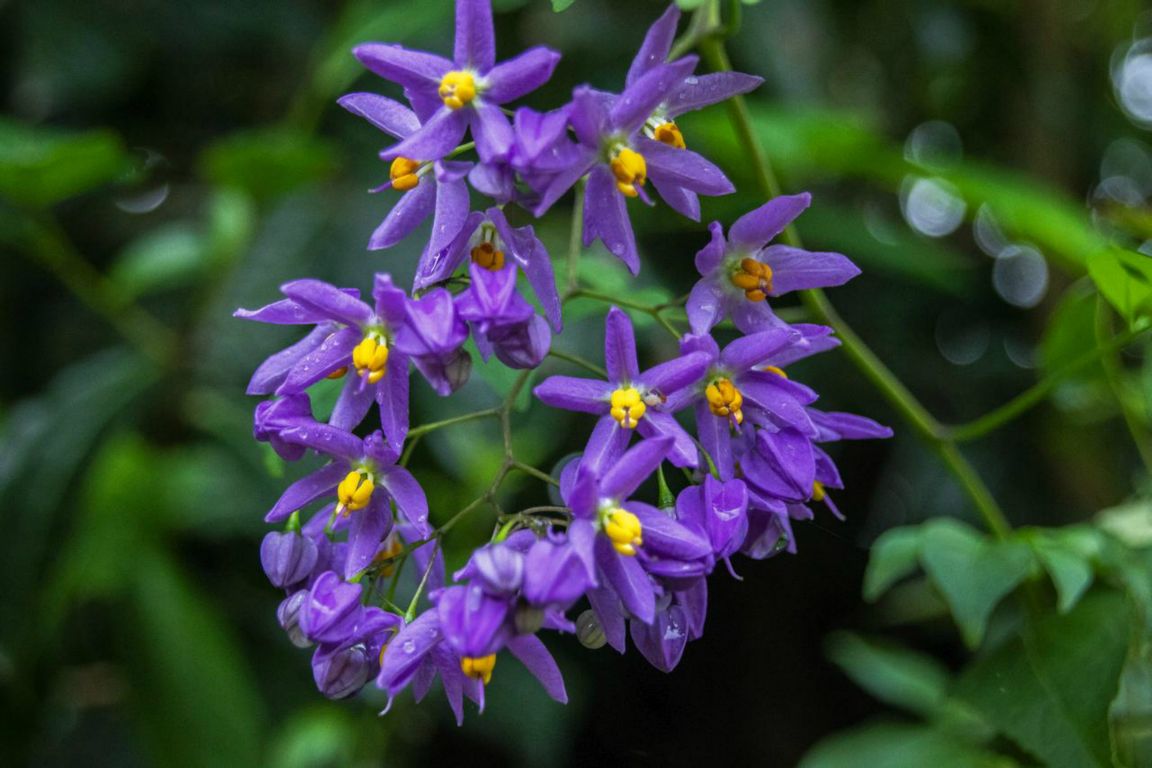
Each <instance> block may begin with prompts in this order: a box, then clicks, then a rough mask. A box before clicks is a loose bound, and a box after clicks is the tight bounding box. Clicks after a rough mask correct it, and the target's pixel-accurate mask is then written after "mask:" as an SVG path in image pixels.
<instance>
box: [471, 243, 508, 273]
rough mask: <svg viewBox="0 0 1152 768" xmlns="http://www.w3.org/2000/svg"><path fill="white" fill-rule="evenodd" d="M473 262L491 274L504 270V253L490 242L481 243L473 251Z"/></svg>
mask: <svg viewBox="0 0 1152 768" xmlns="http://www.w3.org/2000/svg"><path fill="white" fill-rule="evenodd" d="M472 261H474V262H476V263H477V264H479V265H480V266H482V267H484V269H487V270H488V271H490V272H499V271H500V270H502V269H504V251H501V250H499V249H498V248H497V247H496V246H495V245H493V244H492V243H489V242H483V243H480V245H478V246H476V247H475V248H473V249H472Z"/></svg>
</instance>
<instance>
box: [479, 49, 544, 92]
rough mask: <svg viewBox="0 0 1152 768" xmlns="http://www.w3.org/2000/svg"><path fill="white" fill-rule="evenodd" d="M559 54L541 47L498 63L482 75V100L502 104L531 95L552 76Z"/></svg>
mask: <svg viewBox="0 0 1152 768" xmlns="http://www.w3.org/2000/svg"><path fill="white" fill-rule="evenodd" d="M559 61H560V54H558V53H556V51H553V50H549V49H548V48H544V47H541V46H537V47H535V48H529V49H528V50H526V51H524V52H523V53H521V54H519V55H518V56H514V57H512V58H511V59H508V60H507V61H502V62H500V63H499V64H497V65H496V66H495V67H493V68H492V69H491V70H489V71H488V73H487V74H486V75H485V79H486V80H487V81H488V87H487V88H486V89H485V90H484V101H486V102H488V103H490V104H504V103H506V102H509V101H514V100H516V99H518V98H520V97H521V96H524V95H525V94H528V93H531V92H532V91H534V90H536V89H537V88H539V87H540V86H542V85H544V83H546V82H548V79H549V78H551V77H552V72H553V71H554V70H555V69H556V64H557V63H558V62H559Z"/></svg>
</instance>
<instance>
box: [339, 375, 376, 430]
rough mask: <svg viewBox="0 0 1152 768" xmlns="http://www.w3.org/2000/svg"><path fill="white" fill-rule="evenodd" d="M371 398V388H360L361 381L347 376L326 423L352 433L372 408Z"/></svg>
mask: <svg viewBox="0 0 1152 768" xmlns="http://www.w3.org/2000/svg"><path fill="white" fill-rule="evenodd" d="M372 396H373V390H372V388H371V387H365V386H361V380H360V379H359V378H357V377H356V376H348V377H347V381H345V382H344V388H343V389H342V390H340V397H338V398H336V405H335V406H334V407H333V408H332V415H331V416H330V417H328V423H329V424H330V425H332V426H333V427H336V428H337V429H343V430H347V431H349V432H350V431H352V430H353V429H355V428H356V427H357V426H359V424H360V422H361V421H363V420H364V416H365V415H367V413H368V410H369V409H370V408H371V407H372Z"/></svg>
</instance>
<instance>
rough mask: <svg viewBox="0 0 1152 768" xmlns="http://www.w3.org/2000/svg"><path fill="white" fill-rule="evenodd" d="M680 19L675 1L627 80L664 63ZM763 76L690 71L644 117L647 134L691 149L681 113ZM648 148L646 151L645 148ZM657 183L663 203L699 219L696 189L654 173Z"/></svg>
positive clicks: (716, 100) (656, 25)
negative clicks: (686, 138)
mask: <svg viewBox="0 0 1152 768" xmlns="http://www.w3.org/2000/svg"><path fill="white" fill-rule="evenodd" d="M679 20H680V9H679V8H678V7H677V6H676V5H671V6H669V7H668V10H667V11H665V12H664V14H663V15H662V16H661V17H660V18H659V19H657V20H656V22H655V23H654V24H653V25H652V26H651V27H649V29H648V33H647V34H646V35H645V36H644V42H643V43H642V44H641V46H640V50H639V51H637V53H636V57H635V58H634V59H633V60H632V64H631V66H630V67H629V68H628V76H627V78H626V79H625V81H624V82H625V85H627V86H631V85H632V84H633V83H635V82H636V81H637V80H639V79H640V78H641V77H643V76H644V75H645V74H647V73H648V72H650V71H651V70H652V69H654V68H656V67H658V66H660V65H661V64H663V63H665V62H666V61H667V59H668V55H669V53H670V52H671V50H672V43H673V41H674V40H675V37H676V24H677V23H678V22H679ZM762 82H764V79H763V78H760V77H756V76H754V75H746V74H743V73H741V72H713V73H710V74H706V75H692V74H689V75H686V76H685V77H684V78H683V79H682V80H680V81H679V82H678V83H676V84H675V85H673V86H672V87H671V88H670V89H669V91H668V93H667V95H666V96H665V98H664V99H663V100H661V102H660V103H659V104H657V105H656V106H655V107H654V108H653V110H652V112H651V113H650V114H649V115H648V118H647V119H646V120H645V121H644V126H643V128H642V133H643V135H644V136H645V137H647V138H649V139H652V140H653V141H658V142H661V143H663V144H666V145H668V146H670V147H673V148H675V149H686V148H687V146H688V145H687V143H686V142H685V141H684V134H683V133H681V131H680V127H679V126H678V125H677V124H676V118H678V117H680V116H681V115H683V114H685V113H687V112H692V111H694V110H697V109H702V108H704V107H707V106H710V105H712V104H718V103H719V102H722V101H726V100H728V99H730V98H732V97H733V96H735V95H737V94H741V93H748V92H749V91H751V90H753V89H754V88H756V87H758V86H759V85H760V84H761V83H762ZM641 151H643V150H641ZM652 185H653V186H655V187H656V189H657V191H659V192H660V197H662V198H663V199H664V202H666V203H668V205H669V206H670V207H671V208H672V209H673V210H675V211H676V212H678V213H680V214H681V215H683V216H687V217H688V218H690V219H692V220H693V221H699V220H700V199H699V197H697V195H696V192H695V191H693V190H692V189H690V188H689V187H688V186H685V185H684V184H683V183H681V182H680V180H679V179H678V178H676V177H675V176H667V175H664V174H661V173H653V174H652Z"/></svg>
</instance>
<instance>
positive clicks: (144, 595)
mask: <svg viewBox="0 0 1152 768" xmlns="http://www.w3.org/2000/svg"><path fill="white" fill-rule="evenodd" d="M132 569H133V572H134V574H135V577H136V579H135V583H134V585H133V592H132V593H133V597H134V601H133V608H134V609H133V610H132V611H131V612H130V615H129V616H125V617H124V618H123V619H122V621H123V626H124V630H125V632H126V634H127V637H128V644H127V647H128V649H129V650H130V652H131V654H132V657H131V663H130V664H128V665H126V666H125V670H126V671H127V672H128V673H129V675H130V676H131V677H130V680H131V683H132V687H131V691H132V697H133V702H132V703H133V706H134V708H135V712H136V722H137V723H138V724H139V725H140V726H141V730H142V731H143V735H144V737H145V740H146V742H147V743H148V746H149V748H150V750H151V752H152V755H153V760H154V762H155V763H156V764H158V765H166V766H174V767H175V768H215V767H216V766H250V765H260V764H261V759H260V754H261V746H262V741H263V731H264V723H265V719H264V713H263V712H262V708H261V705H260V701H259V698H258V696H257V694H256V691H255V686H254V685H253V681H252V680H251V674H250V670H249V668H248V667H247V666H246V665H245V662H244V659H243V656H242V655H241V651H240V649H239V647H238V646H237V644H236V641H235V639H234V638H233V637H232V634H231V632H230V631H229V629H228V625H227V624H226V623H225V622H224V620H223V619H222V618H221V617H220V616H219V615H218V614H217V612H216V610H215V609H214V607H213V602H212V600H211V599H210V598H209V596H208V595H207V594H203V593H201V592H200V591H199V590H198V589H196V588H195V586H194V585H193V582H192V580H191V579H189V578H188V576H187V575H186V574H184V573H182V572H181V570H180V569H179V567H178V566H177V565H176V564H175V563H174V562H173V561H172V560H171V558H170V557H169V556H168V555H167V554H165V553H164V552H161V551H159V550H151V551H148V552H146V553H144V554H142V555H139V556H137V557H136V558H135V560H134V562H133V564H132Z"/></svg>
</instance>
